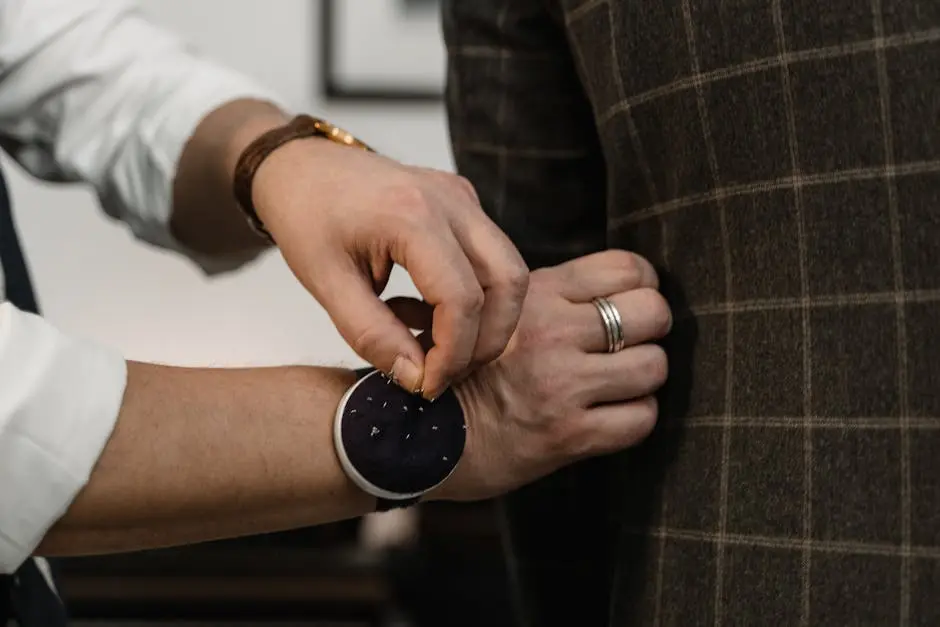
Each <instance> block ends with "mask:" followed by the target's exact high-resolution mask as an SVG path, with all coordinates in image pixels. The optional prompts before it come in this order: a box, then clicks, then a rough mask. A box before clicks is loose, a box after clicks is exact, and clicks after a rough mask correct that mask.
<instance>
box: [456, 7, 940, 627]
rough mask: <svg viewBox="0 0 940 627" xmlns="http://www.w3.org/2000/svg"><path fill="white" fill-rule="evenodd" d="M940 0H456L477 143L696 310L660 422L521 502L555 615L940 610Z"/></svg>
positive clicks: (571, 252) (476, 148) (528, 197)
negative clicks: (628, 446) (643, 263)
mask: <svg viewBox="0 0 940 627" xmlns="http://www.w3.org/2000/svg"><path fill="white" fill-rule="evenodd" d="M938 6H940V5H938V3H937V2H936V1H935V0H895V1H893V2H887V1H884V0H872V1H871V2H856V1H849V0H829V1H827V2H821V1H818V0H788V1H786V2H784V1H783V0H769V1H766V0H765V1H757V0H739V1H737V2H713V1H709V0H668V1H663V0H587V1H585V0H564V1H562V0H513V1H511V2H510V1H509V0H472V1H471V0H466V1H460V2H458V1H457V0H451V1H449V2H445V8H444V15H445V25H444V30H445V36H446V39H447V43H448V48H449V55H450V67H449V84H448V107H449V113H450V120H451V130H452V136H453V142H454V150H455V156H456V161H457V164H458V167H459V169H460V170H461V172H462V173H463V174H464V175H466V176H467V177H469V178H470V179H471V180H472V181H473V183H474V184H475V185H476V186H477V189H478V191H479V193H480V197H481V199H482V202H483V205H484V207H485V208H486V210H487V211H488V212H489V213H490V215H492V216H493V218H494V219H495V220H496V221H497V222H498V223H499V224H500V226H502V228H504V229H505V230H506V231H507V233H508V234H509V235H510V236H511V237H512V238H513V240H514V241H515V242H516V244H517V245H518V246H519V248H520V250H521V251H522V252H523V254H524V256H525V257H526V259H527V260H528V262H529V263H530V265H531V266H532V267H538V266H544V265H550V264H555V263H558V262H561V261H563V260H566V259H570V258H572V257H575V256H579V255H581V254H584V253H588V252H592V251H597V250H601V249H604V248H627V249H631V250H635V251H637V252H639V253H641V254H643V255H644V256H646V257H648V258H649V259H651V260H652V261H653V262H654V263H655V264H656V265H657V267H658V268H659V269H660V270H661V273H662V276H663V291H664V293H665V294H666V296H667V298H668V299H669V300H670V302H671V303H672V305H673V307H674V309H675V311H676V315H677V323H676V327H675V331H674V332H673V333H672V335H671V337H670V338H669V339H668V340H667V341H666V347H667V350H668V351H669V354H670V359H671V377H670V381H669V383H668V384H667V387H666V389H665V390H663V392H662V394H661V421H660V425H659V427H658V429H657V432H656V433H655V434H654V436H653V437H652V438H651V439H650V441H649V442H647V443H646V444H644V445H643V446H641V447H639V448H637V449H635V450H632V451H628V452H625V453H622V454H619V455H615V456H612V457H609V458H605V459H600V460H594V461H591V462H588V463H585V464H581V465H579V466H576V467H574V468H570V469H567V470H565V471H562V472H560V473H558V474H557V475H555V476H553V477H550V478H548V479H546V480H544V481H541V482H539V483H537V484H535V485H533V486H530V487H527V488H525V489H523V490H520V491H519V492H518V493H516V494H514V495H512V496H511V497H509V498H507V499H505V501H504V503H503V505H504V511H505V512H506V514H507V520H508V523H509V524H508V525H507V528H508V529H509V532H510V538H511V549H510V551H509V559H510V567H511V571H512V573H513V575H514V578H515V580H516V582H517V584H518V586H517V587H518V591H519V600H520V615H521V619H522V622H523V624H525V625H527V626H532V627H544V626H555V625H558V626H564V627H571V626H578V627H595V626H598V627H603V626H610V627H625V626H627V625H638V626H662V627H667V626H673V625H674V626H676V627H689V626H694V625H748V626H752V625H826V626H829V625H936V624H938V622H940V609H938V608H940V604H938V603H937V602H936V601H935V598H936V596H935V595H936V594H937V592H938V590H940V565H938V564H940V9H938Z"/></svg>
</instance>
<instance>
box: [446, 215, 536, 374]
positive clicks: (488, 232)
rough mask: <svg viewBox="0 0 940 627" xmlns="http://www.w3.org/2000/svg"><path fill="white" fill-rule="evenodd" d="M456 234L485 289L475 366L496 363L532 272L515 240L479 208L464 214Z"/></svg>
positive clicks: (458, 219)
mask: <svg viewBox="0 0 940 627" xmlns="http://www.w3.org/2000/svg"><path fill="white" fill-rule="evenodd" d="M454 220H455V223H454V233H455V235H456V237H457V240H458V241H459V242H460V244H461V246H462V247H463V250H464V252H465V253H466V254H467V258H468V259H469V260H470V264H471V265H472V266H473V270H474V272H475V273H476V276H477V279H478V280H479V283H480V287H482V288H483V295H484V298H483V309H482V310H481V311H480V329H479V333H478V334H477V342H476V346H475V347H474V350H473V360H472V364H471V367H474V366H476V365H481V364H485V363H488V362H490V361H492V360H493V359H496V358H497V357H499V355H500V354H502V352H503V350H504V349H505V348H506V344H508V343H509V338H510V337H512V334H513V332H514V331H515V329H516V325H517V324H518V322H519V316H520V315H521V313H522V304H523V302H524V301H525V297H526V292H527V290H528V286H529V269H528V268H527V267H526V265H525V262H524V261H523V260H522V255H520V254H519V251H518V250H516V247H515V246H514V245H513V243H512V241H510V239H509V238H508V237H507V236H506V234H505V233H503V232H502V231H501V230H500V229H499V228H498V227H497V226H496V225H495V224H494V223H493V222H492V221H491V220H490V219H489V218H488V217H487V216H486V214H484V213H483V211H482V210H481V209H479V208H477V209H475V210H474V209H473V208H470V209H469V210H466V211H460V212H459V214H458V215H456V216H455V218H454Z"/></svg>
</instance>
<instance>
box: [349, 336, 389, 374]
mask: <svg viewBox="0 0 940 627" xmlns="http://www.w3.org/2000/svg"><path fill="white" fill-rule="evenodd" d="M384 337H385V334H384V333H382V331H381V329H378V328H375V327H369V328H367V329H365V330H363V331H362V332H360V333H359V334H358V335H356V336H355V337H354V338H353V340H352V341H351V342H350V346H352V349H353V350H354V351H355V352H356V354H357V355H359V356H360V357H363V358H365V359H368V360H370V361H371V359H372V358H374V357H375V355H376V353H377V352H378V350H379V347H380V346H381V345H382V342H383V338H384ZM376 366H379V364H376Z"/></svg>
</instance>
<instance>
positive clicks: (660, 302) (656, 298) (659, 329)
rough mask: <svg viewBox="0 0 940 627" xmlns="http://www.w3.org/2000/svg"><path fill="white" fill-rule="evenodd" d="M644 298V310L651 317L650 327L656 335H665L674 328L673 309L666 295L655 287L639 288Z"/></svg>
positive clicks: (640, 294)
mask: <svg viewBox="0 0 940 627" xmlns="http://www.w3.org/2000/svg"><path fill="white" fill-rule="evenodd" d="M637 291H638V292H639V294H638V296H640V297H641V298H642V299H643V311H644V312H645V315H646V316H647V317H648V319H649V324H650V329H651V330H652V332H653V333H654V334H655V337H663V336H665V335H668V334H669V331H670V330H671V329H672V309H671V308H670V307H669V303H668V302H667V301H666V299H665V297H663V295H662V294H660V293H659V291H657V290H655V289H653V288H649V287H646V288H641V289H640V290H637Z"/></svg>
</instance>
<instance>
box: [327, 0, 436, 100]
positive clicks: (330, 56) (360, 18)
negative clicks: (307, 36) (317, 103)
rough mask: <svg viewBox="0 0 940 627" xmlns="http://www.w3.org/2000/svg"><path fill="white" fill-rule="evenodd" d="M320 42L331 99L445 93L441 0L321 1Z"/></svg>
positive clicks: (407, 97) (404, 97)
mask: <svg viewBox="0 0 940 627" xmlns="http://www.w3.org/2000/svg"><path fill="white" fill-rule="evenodd" d="M320 44H321V55H320V61H321V63H320V65H321V68H320V69H321V85H322V90H323V95H324V96H325V97H326V99H327V100H332V101H335V100H345V101H359V102H367V101H375V102H389V101H399V102H434V101H438V100H440V99H441V98H442V97H443V93H444V82H445V76H446V66H447V53H446V50H445V47H444V42H443V37H442V35H441V23H440V0H377V1H376V0H372V1H369V2H359V1H351V0H321V15H320Z"/></svg>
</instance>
